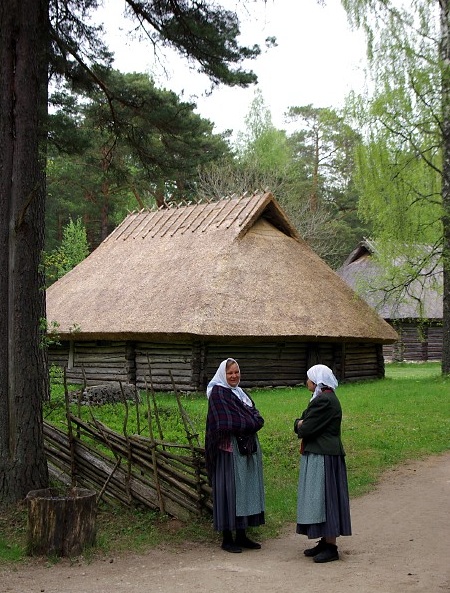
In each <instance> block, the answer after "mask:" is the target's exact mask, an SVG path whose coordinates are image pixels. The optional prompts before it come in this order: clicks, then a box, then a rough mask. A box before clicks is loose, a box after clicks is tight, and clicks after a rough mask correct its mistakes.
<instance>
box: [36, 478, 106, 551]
mask: <svg viewBox="0 0 450 593" xmlns="http://www.w3.org/2000/svg"><path fill="white" fill-rule="evenodd" d="M26 500H27V507H28V532H27V536H28V537H27V553H28V555H30V556H78V555H79V554H81V553H82V551H83V550H84V549H85V548H87V547H90V546H93V545H94V544H95V537H96V515H97V503H96V494H95V492H94V491H93V490H87V489H84V488H70V489H69V490H67V491H66V492H65V493H61V492H60V491H59V490H58V489H56V488H45V489H43V490H32V491H31V492H29V493H28V494H27V497H26Z"/></svg>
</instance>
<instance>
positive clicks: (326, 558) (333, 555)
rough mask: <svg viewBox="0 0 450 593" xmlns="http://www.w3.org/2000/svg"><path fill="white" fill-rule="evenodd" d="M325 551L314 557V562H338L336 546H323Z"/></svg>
mask: <svg viewBox="0 0 450 593" xmlns="http://www.w3.org/2000/svg"><path fill="white" fill-rule="evenodd" d="M325 546H326V547H325V549H324V550H322V552H319V553H318V554H317V555H316V556H314V562H322V563H323V562H332V561H333V560H339V554H338V551H337V546H335V545H334V544H325Z"/></svg>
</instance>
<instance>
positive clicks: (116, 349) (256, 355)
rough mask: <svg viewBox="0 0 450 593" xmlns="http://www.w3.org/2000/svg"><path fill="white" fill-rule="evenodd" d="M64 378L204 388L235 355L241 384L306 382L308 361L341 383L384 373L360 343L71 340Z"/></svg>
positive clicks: (372, 349) (61, 360) (54, 353)
mask: <svg viewBox="0 0 450 593" xmlns="http://www.w3.org/2000/svg"><path fill="white" fill-rule="evenodd" d="M73 351H74V353H73V365H72V367H71V368H68V369H67V371H66V377H67V380H68V382H72V383H83V373H84V375H85V376H86V382H87V384H88V385H93V384H101V383H107V382H108V381H122V382H124V383H134V384H136V386H137V388H138V389H141V390H144V389H146V388H153V389H154V390H155V391H173V389H174V385H173V383H172V377H173V381H174V383H175V387H176V389H177V390H179V391H204V390H205V389H206V385H207V383H208V381H209V380H210V379H211V377H212V376H213V375H214V373H215V371H216V370H217V367H218V366H219V364H220V362H221V361H222V360H224V359H225V358H228V357H232V358H235V359H236V360H237V361H238V362H239V365H240V367H241V371H242V383H241V384H242V386H243V387H244V388H245V387H283V386H284V387H286V386H294V385H299V384H304V383H305V378H306V371H307V369H308V368H309V367H310V366H312V365H313V364H317V363H322V364H326V365H327V366H329V367H330V368H332V369H333V371H334V372H335V374H336V376H337V377H338V379H339V380H340V381H342V380H345V381H356V380H361V379H375V378H380V377H383V376H384V360H383V356H382V347H381V345H377V344H365V343H351V344H344V343H340V342H339V343H338V342H335V343H332V342H306V341H305V342H300V341H299V342H266V343H215V342H210V343H207V342H199V341H193V342H184V343H181V342H180V343H172V344H171V343H159V342H136V343H132V342H127V343H125V342H117V343H114V342H112V343H111V342H108V343H107V342H98V343H96V342H76V343H75V344H74V348H73ZM49 358H50V361H51V362H52V363H53V364H58V365H60V366H64V364H67V361H68V360H70V356H69V347H68V345H67V343H65V344H63V345H62V346H61V347H60V349H59V350H58V349H55V347H52V349H51V351H50V355H49Z"/></svg>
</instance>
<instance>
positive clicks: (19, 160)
mask: <svg viewBox="0 0 450 593" xmlns="http://www.w3.org/2000/svg"><path fill="white" fill-rule="evenodd" d="M98 4H99V3H98V2H97V0H52V2H51V3H50V1H49V0H9V1H8V2H3V4H2V10H0V140H1V145H2V151H1V153H0V207H1V208H0V210H1V213H2V216H1V219H0V269H1V270H2V274H1V277H0V301H1V303H2V307H1V308H0V500H1V501H2V502H12V501H16V500H19V499H22V498H23V497H24V496H25V495H26V494H27V493H28V492H29V491H30V490H34V489H38V488H42V487H45V486H46V485H47V483H48V471H47V463H46V457H45V454H44V446H43V431H42V422H43V421H42V400H43V398H44V396H45V393H44V391H45V387H46V384H47V381H46V376H47V373H46V369H45V362H46V361H45V353H44V351H43V349H42V348H41V344H42V337H43V336H42V326H41V323H40V322H41V320H42V319H43V318H45V293H44V291H43V290H42V287H43V286H44V279H43V277H42V274H41V272H40V270H41V265H40V258H41V253H42V251H43V248H44V227H45V197H46V189H45V159H46V149H47V144H46V141H47V137H48V118H47V103H48V82H49V78H50V77H51V78H52V79H53V80H54V81H55V82H58V81H62V80H64V79H68V80H70V81H71V83H72V85H73V88H74V89H82V88H83V89H94V88H96V87H99V88H101V89H102V90H103V91H104V93H105V94H106V96H107V97H108V101H109V102H111V103H112V101H113V100H114V99H120V97H116V96H115V95H114V92H113V91H112V90H111V89H110V88H109V87H108V83H107V80H106V75H107V74H108V71H109V68H110V66H111V60H112V56H111V53H110V52H108V50H107V48H106V47H105V46H104V44H103V42H102V29H101V27H95V26H91V25H90V24H89V21H88V18H87V17H88V16H89V14H90V13H92V11H95V9H96V8H97V6H98ZM126 6H127V9H128V12H129V14H130V16H131V17H132V18H134V19H135V21H136V22H137V23H139V24H140V25H142V26H143V30H144V31H145V33H146V34H147V36H148V37H149V39H150V42H151V43H153V44H154V46H155V47H157V46H158V45H159V44H166V45H168V46H171V47H174V48H175V49H176V50H178V52H179V53H180V54H181V55H182V56H183V57H185V58H188V59H192V60H193V61H194V62H195V63H196V64H197V65H198V68H199V70H200V71H201V72H203V73H204V74H206V75H207V76H208V77H209V78H210V79H211V80H212V82H213V84H219V83H225V84H228V85H240V86H246V85H248V84H251V83H253V82H255V81H256V76H255V75H254V73H253V72H251V71H246V70H243V69H242V68H241V67H240V65H241V63H242V61H243V60H244V59H247V58H254V57H256V56H257V55H258V54H259V48H258V47H257V46H255V47H252V48H249V47H243V46H240V45H239V43H238V41H237V39H238V36H239V22H238V19H237V17H236V15H235V14H234V13H233V12H230V11H227V10H225V9H224V8H222V7H221V6H220V5H218V4H216V3H212V2H208V1H206V0H205V1H203V0H199V1H198V2H195V3H191V2H187V1H185V0H170V1H169V0H161V1H158V2H153V1H150V0H149V1H139V2H137V1H135V0H126ZM116 93H117V90H116ZM111 107H112V105H111ZM155 108H157V105H155ZM105 125H106V124H105ZM109 125H110V126H111V128H112V129H114V126H115V120H114V110H113V109H112V108H111V118H110V121H109Z"/></svg>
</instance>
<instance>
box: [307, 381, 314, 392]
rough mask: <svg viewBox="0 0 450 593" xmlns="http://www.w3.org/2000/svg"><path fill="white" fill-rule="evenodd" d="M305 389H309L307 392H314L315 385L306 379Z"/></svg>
mask: <svg viewBox="0 0 450 593" xmlns="http://www.w3.org/2000/svg"><path fill="white" fill-rule="evenodd" d="M306 387H307V388H308V389H309V391H314V389H315V388H316V384H315V383H313V381H311V379H308V378H306Z"/></svg>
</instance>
